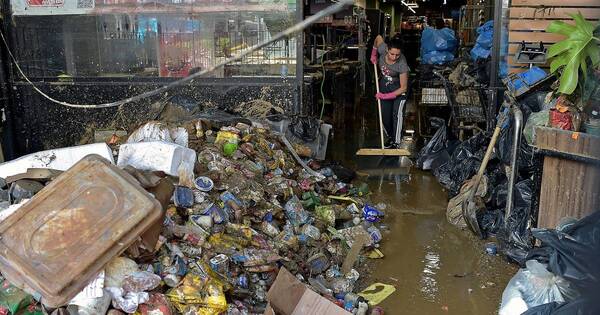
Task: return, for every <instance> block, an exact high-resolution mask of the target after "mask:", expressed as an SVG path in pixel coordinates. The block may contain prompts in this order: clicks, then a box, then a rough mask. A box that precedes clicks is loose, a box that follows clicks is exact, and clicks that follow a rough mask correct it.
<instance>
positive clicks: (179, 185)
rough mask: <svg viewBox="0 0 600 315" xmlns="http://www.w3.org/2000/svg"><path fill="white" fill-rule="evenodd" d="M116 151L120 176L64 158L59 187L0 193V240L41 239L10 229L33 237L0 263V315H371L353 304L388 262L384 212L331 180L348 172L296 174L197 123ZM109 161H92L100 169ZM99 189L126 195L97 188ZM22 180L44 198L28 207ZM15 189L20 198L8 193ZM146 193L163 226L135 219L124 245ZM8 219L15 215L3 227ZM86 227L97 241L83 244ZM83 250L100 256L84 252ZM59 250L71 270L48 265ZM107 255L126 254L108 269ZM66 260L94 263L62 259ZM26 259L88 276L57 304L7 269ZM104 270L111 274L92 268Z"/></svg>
mask: <svg viewBox="0 0 600 315" xmlns="http://www.w3.org/2000/svg"><path fill="white" fill-rule="evenodd" d="M123 140H125V139H111V141H110V143H111V144H114V146H113V147H112V149H113V152H114V153H115V154H117V155H118V158H117V159H116V160H117V163H116V164H117V165H118V167H117V166H115V165H114V162H113V161H112V156H111V157H110V158H106V157H102V156H99V155H93V156H91V157H90V156H87V157H85V158H83V159H82V160H80V161H78V162H77V161H76V160H79V159H80V158H79V159H77V158H73V159H71V160H73V163H75V166H72V167H70V168H65V167H62V168H61V170H64V172H63V173H62V174H60V175H57V174H56V173H54V172H53V173H52V178H50V177H46V178H42V179H40V178H39V177H38V178H37V179H31V178H32V177H31V176H26V175H27V174H25V175H21V176H19V177H20V178H21V179H19V180H16V181H12V182H9V183H7V185H3V186H5V187H10V189H9V190H2V192H3V194H1V196H2V197H3V199H4V200H5V202H4V203H3V204H2V205H3V207H4V208H5V209H6V210H3V211H1V212H0V213H2V214H3V216H2V217H3V218H5V219H4V220H3V221H2V222H0V230H2V231H7V230H8V231H12V230H15V225H18V224H21V225H22V224H23V222H31V224H34V223H35V224H37V226H21V227H20V228H19V229H16V230H23V231H25V230H27V229H30V230H32V232H26V233H29V234H30V235H31V239H32V240H33V241H32V242H30V243H27V244H29V245H27V244H26V245H23V246H21V247H19V248H24V249H23V250H22V252H18V251H17V252H16V253H17V255H16V257H14V258H13V257H8V258H7V257H5V258H2V259H1V261H0V270H1V271H2V274H3V275H4V276H5V277H6V278H7V279H9V280H11V281H10V283H12V285H11V284H9V282H8V281H5V282H4V285H3V289H2V290H3V291H2V292H0V313H2V314H16V313H17V312H18V311H23V310H26V311H25V313H20V314H42V312H49V311H52V310H53V311H54V313H55V314H66V313H69V314H74V313H75V314H106V313H107V312H108V313H109V314H121V313H122V312H125V313H130V314H132V313H135V314H225V313H227V314H288V311H289V312H292V311H294V307H295V310H296V311H298V310H301V309H302V308H303V307H306V305H303V303H317V304H321V305H325V304H327V305H329V306H327V308H325V309H330V310H331V312H330V313H331V314H349V313H350V312H353V311H354V312H357V313H358V314H366V312H367V309H368V307H369V305H370V306H373V305H374V303H369V301H367V299H366V297H368V295H365V296H361V294H360V293H357V292H358V291H359V289H361V288H364V285H363V284H361V281H360V280H359V279H361V277H364V275H365V272H366V271H367V269H368V268H367V267H366V259H367V258H368V257H370V258H381V257H383V254H382V253H381V252H380V251H379V250H378V249H377V248H378V247H379V245H378V244H379V242H380V241H381V240H382V232H385V228H386V227H385V225H384V224H382V222H381V220H382V219H383V218H384V210H385V205H384V204H379V205H373V204H370V201H369V200H368V194H369V191H368V187H367V185H366V183H365V184H362V185H357V184H352V183H348V182H344V181H342V180H341V179H339V178H338V177H337V176H336V172H342V173H344V172H345V173H346V174H347V172H348V170H345V169H343V168H341V167H339V166H338V167H336V168H330V167H321V165H320V162H318V161H316V160H307V161H304V160H301V158H300V157H299V156H298V154H297V153H296V152H295V150H294V149H293V147H292V145H291V144H290V143H289V142H288V141H287V140H286V139H285V138H282V137H281V136H280V135H278V134H275V133H272V132H270V131H269V130H268V129H264V128H262V127H261V126H260V125H256V126H250V125H247V124H243V123H238V124H236V125H235V126H231V125H229V126H222V127H220V128H216V129H212V128H210V123H207V122H206V121H200V120H198V121H193V122H188V123H186V124H185V126H183V127H180V126H178V127H176V128H169V127H168V126H166V125H164V124H162V123H158V122H149V123H147V124H145V125H143V126H141V127H140V128H138V129H137V130H136V131H134V132H133V133H132V134H131V135H130V136H129V138H128V139H127V140H126V141H123ZM123 142H125V143H123ZM118 143H122V144H120V145H119V144H118ZM296 147H298V145H296ZM77 148H78V147H74V148H69V149H70V150H71V151H73V150H74V151H75V152H76V151H77V150H78V149H77ZM86 148H87V147H86ZM107 148H108V147H102V146H100V149H98V150H100V151H101V152H104V155H103V156H106V153H105V152H106V149H107ZM88 151H89V148H88ZM61 152H62V151H60V150H55V151H53V152H52V154H53V156H54V158H53V159H52V160H56V159H58V160H64V158H62V157H61V154H62V153H61ZM109 152H110V149H109ZM86 153H94V152H87V151H86ZM69 154H71V155H72V152H71V153H69ZM30 158H31V159H34V160H35V159H36V157H30ZM23 161H26V160H23ZM23 161H21V162H20V163H21V164H23ZM99 161H100V162H99ZM8 163H11V162H7V165H5V167H6V168H10V165H8ZM84 164H85V167H84V166H82V165H84ZM20 167H21V168H23V167H26V166H24V165H20ZM35 167H38V168H39V167H40V165H38V164H35ZM26 168H27V167H26ZM0 169H2V165H0ZM73 170H76V171H77V172H78V173H74V171H73ZM30 171H31V169H28V172H27V173H30ZM82 172H83V173H82ZM86 172H87V173H86ZM11 175H12V174H11ZM96 177H102V178H105V177H106V178H110V181H108V180H105V182H106V183H112V182H114V183H118V184H119V185H121V186H119V187H116V185H117V184H110V185H109V184H105V186H102V187H101V186H100V184H99V183H98V182H100V181H101V179H99V178H96ZM55 178H56V179H55ZM24 180H29V181H34V182H36V183H40V182H41V183H46V186H45V187H44V188H41V187H38V188H41V191H40V189H35V191H31V193H30V194H27V193H26V192H27V186H23V185H22V181H24ZM20 181H21V184H19V182H20ZM125 182H126V183H125ZM0 184H2V183H0ZM15 185H20V186H18V187H19V188H18V189H16V188H12V187H13V186H15ZM111 185H112V186H111ZM40 186H41V184H40ZM78 186H79V187H81V188H78ZM67 187H68V188H69V190H67V189H66V188H67ZM128 187H130V188H128ZM142 187H143V188H144V189H145V191H147V192H148V194H147V197H148V198H151V199H152V200H153V202H154V204H155V205H156V209H153V208H152V207H150V205H151V203H149V204H148V207H147V210H148V211H149V212H148V213H152V215H150V214H148V216H154V215H156V213H161V218H160V220H154V219H152V220H150V219H149V218H146V219H144V218H141V219H140V220H139V222H143V224H144V225H145V226H150V227H149V228H147V229H145V230H144V231H138V232H137V233H136V234H135V236H136V237H134V238H131V240H129V239H128V237H129V236H131V234H132V233H133V232H132V231H134V230H135V227H136V226H139V225H140V224H141V223H139V222H138V221H134V220H133V219H128V215H129V212H127V211H131V213H135V214H136V215H139V213H138V212H139V209H135V207H132V205H131V204H128V202H129V200H130V198H133V197H132V196H133V195H135V193H134V192H133V191H135V190H136V189H140V190H141V189H142ZM134 188H135V189H134ZM86 189H87V190H86ZM129 189H131V191H130V190H129ZM50 190H51V191H50ZM38 191H40V192H38ZM52 192H54V194H52ZM36 193H37V194H36ZM59 194H60V195H59ZM53 196H54V197H53ZM15 197H18V198H16V199H15ZM142 197H143V196H137V198H138V199H140V198H141V199H143V198H142ZM27 198H31V199H30V201H29V202H27V200H28V199H27ZM53 198H54V199H55V202H54V203H52V204H49V200H51V199H53ZM63 199H64V200H65V201H64V202H63V203H61V202H60V201H61V200H63ZM88 199H89V200H88ZM141 199H140V200H141ZM57 200H58V201H57ZM107 200H108V201H110V202H112V203H110V202H108V201H107ZM157 201H158V202H157ZM16 202H21V203H20V204H16V205H15V203H16ZM11 204H12V205H11ZM158 204H160V206H158ZM9 206H10V208H11V210H9V209H7V208H9ZM19 206H20V207H19ZM111 207H112V208H111ZM127 207H129V208H127ZM130 208H131V209H130ZM123 209H127V210H123ZM6 211H11V212H12V214H6V215H4V213H5V212H6ZM94 211H96V212H94ZM152 211H158V212H152ZM123 212H127V213H125V214H124V213H123ZM42 213H46V214H47V213H52V215H55V216H56V217H61V219H56V220H55V219H53V218H48V217H45V216H44V215H42ZM94 213H96V214H94ZM97 213H102V214H103V215H98V214H97ZM113 215H114V217H113ZM118 215H120V216H118ZM27 216H29V218H30V219H29V220H26V219H24V218H27ZM105 216H111V220H114V222H118V224H116V223H115V224H116V225H118V227H119V228H113V227H110V226H100V225H102V223H106V222H111V223H113V221H110V220H108V219H107V218H106V217H105ZM117 217H118V218H121V219H119V220H121V221H118V220H117V219H115V218H117ZM34 218H35V219H34ZM38 218H39V220H38ZM44 220H46V221H44ZM130 220H131V221H130ZM150 221H151V222H150ZM40 222H41V223H40ZM49 222H52V225H50V223H49ZM130 223H131V224H130ZM85 225H89V226H94V225H95V228H94V229H92V231H91V232H89V231H88V232H85V231H84V232H81V230H83V226H85ZM42 230H45V231H43V232H39V231H42ZM138 230H139V228H138ZM74 231H80V232H78V233H83V234H80V235H78V238H75V239H77V240H72V241H70V240H66V237H65V236H61V235H59V234H61V233H63V234H67V233H75V232H74ZM86 231H87V230H86ZM135 231H137V230H135ZM15 233H16V232H15ZM94 233H97V234H94ZM119 233H121V234H123V235H125V236H127V237H125V236H121V234H119ZM43 238H45V239H43ZM57 238H58V239H59V241H60V244H58V245H53V246H54V248H51V249H45V248H39V247H38V246H39V244H44V242H46V243H47V244H50V242H51V240H53V239H54V240H56V239H57ZM63 238H64V240H63ZM63 241H64V244H63ZM0 243H2V244H0V247H2V248H3V249H4V250H13V247H11V246H12V244H9V240H6V239H2V241H0ZM65 244H66V245H65ZM105 245H106V246H105ZM88 246H89V247H93V248H94V249H97V251H93V252H91V251H86V250H85V249H87V247H88ZM17 247H18V246H14V248H17ZM59 249H60V250H61V251H62V254H61V255H64V256H67V257H61V256H60V255H59V256H56V255H55V256H52V255H54V254H55V253H57V252H58V250H59ZM49 250H53V251H54V252H52V255H51V254H50V253H49V252H48V251H49ZM112 251H114V252H117V253H118V252H124V253H123V254H121V255H113V256H111V257H108V256H107V255H108V254H107V253H110V252H112ZM19 253H20V254H22V255H19ZM71 253H79V254H80V255H92V256H88V257H87V258H83V259H82V257H68V255H69V254H71ZM32 255H37V256H36V257H37V259H39V260H40V261H38V263H39V264H41V265H44V264H45V263H46V264H47V265H48V266H49V267H48V269H47V270H59V271H60V270H62V271H63V272H66V273H69V272H71V271H70V270H69V271H65V270H64V267H62V266H59V264H55V262H56V261H59V260H60V259H62V260H63V261H65V260H66V261H69V267H73V268H75V269H73V270H77V268H79V269H81V270H83V271H82V273H83V274H85V276H84V275H83V274H82V275H81V277H80V275H78V274H72V275H70V276H63V278H65V279H64V281H65V287H64V288H63V287H61V288H57V290H56V291H52V290H53V289H54V286H53V285H49V283H50V282H53V281H55V279H53V278H52V274H50V272H49V271H48V273H47V274H45V275H40V276H39V277H35V276H33V275H29V274H24V272H23V271H24V270H28V269H26V268H23V269H20V268H17V267H15V266H22V265H24V264H27V261H26V260H27V259H28V256H29V257H31V256H32ZM93 255H98V257H95V256H93ZM57 257H61V258H57ZM107 258H108V259H107ZM45 259H47V260H45ZM103 259H107V261H109V262H108V264H106V263H104V264H100V263H99V262H101V261H102V260H103ZM81 261H88V265H85V266H84V265H82V262H81ZM36 266H37V265H36ZM32 268H34V269H35V266H34V267H32ZM61 268H62V269H61ZM59 271H57V272H59ZM282 273H286V275H287V274H291V275H292V278H293V279H289V277H288V278H286V276H285V275H282ZM88 275H91V276H88ZM278 275H279V276H278ZM61 279H62V278H61ZM276 280H277V283H279V284H278V286H277V287H278V288H285V287H286V286H287V287H290V289H289V292H275V293H273V292H272V290H271V291H270V288H271V287H272V286H273V284H274V283H275V282H276ZM291 280H294V281H296V282H297V283H293V282H294V281H291ZM13 285H15V286H18V287H20V288H21V289H24V290H25V291H26V292H28V293H29V294H31V295H29V294H25V293H23V291H21V290H20V289H17V288H16V287H15V286H13ZM298 286H300V289H298ZM84 287H85V288H84ZM292 287H295V288H296V291H294V290H292ZM38 288H40V289H38ZM69 288H79V290H80V289H81V288H84V289H83V290H82V291H81V292H80V293H79V295H77V296H76V297H74V296H71V295H69V294H62V293H64V292H67V291H69ZM42 289H44V290H42ZM61 290H62V291H61ZM277 290H281V289H277ZM40 291H42V292H40ZM286 291H287V289H286ZM305 291H306V292H305ZM15 292H16V293H15ZM47 292H56V295H57V296H50V294H49V293H47ZM290 292H297V293H296V294H299V295H298V296H297V297H298V299H297V300H295V301H292V300H283V301H282V300H281V296H285V295H286V294H288V293H290ZM298 292H300V293H298ZM307 292H308V293H307ZM315 292H316V293H318V294H316V293H315ZM290 294H291V293H290ZM302 294H304V295H302ZM305 295H306V296H305ZM32 296H33V298H32ZM300 296H302V299H300ZM277 299H279V300H277ZM311 299H312V300H311ZM40 300H41V302H42V303H39V302H37V301H40ZM63 300H65V301H68V302H66V303H62V302H61V301H63ZM307 300H310V301H308V302H307ZM57 301H58V302H57ZM311 301H312V302H311ZM46 302H50V303H46ZM290 303H291V305H289V304H290ZM286 304H288V305H286ZM334 304H337V306H335V305H334ZM323 307H325V306H323ZM377 311H381V309H377ZM54 313H53V314H54ZM290 314H291V313H290Z"/></svg>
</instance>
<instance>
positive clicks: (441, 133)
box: [417, 117, 451, 171]
mask: <svg viewBox="0 0 600 315" xmlns="http://www.w3.org/2000/svg"><path fill="white" fill-rule="evenodd" d="M429 121H430V123H431V126H432V127H433V128H436V129H437V131H436V132H435V134H434V135H433V137H432V138H431V139H430V140H429V142H427V144H426V145H425V146H424V147H423V148H422V149H421V151H420V152H419V154H418V156H417V167H418V168H419V169H422V170H426V171H427V170H434V169H436V168H438V167H439V166H441V165H443V164H445V163H446V162H448V160H450V154H451V152H448V128H446V121H445V120H444V119H442V118H438V117H431V118H430V119H429Z"/></svg>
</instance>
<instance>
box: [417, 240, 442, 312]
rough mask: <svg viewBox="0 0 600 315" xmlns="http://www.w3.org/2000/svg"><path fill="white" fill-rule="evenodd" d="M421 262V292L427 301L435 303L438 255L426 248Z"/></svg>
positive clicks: (428, 247) (438, 264)
mask: <svg viewBox="0 0 600 315" xmlns="http://www.w3.org/2000/svg"><path fill="white" fill-rule="evenodd" d="M423 262H424V263H425V267H424V268H423V273H422V275H421V292H423V295H424V296H425V299H426V300H427V301H430V302H435V301H436V298H437V293H438V286H437V281H436V280H435V276H436V274H437V270H439V269H440V255H439V254H438V253H436V252H433V251H431V247H430V246H427V253H426V254H425V260H424V261H423Z"/></svg>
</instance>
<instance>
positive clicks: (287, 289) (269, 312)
mask: <svg viewBox="0 0 600 315" xmlns="http://www.w3.org/2000/svg"><path fill="white" fill-rule="evenodd" d="M267 299H268V301H269V305H267V309H266V311H265V313H264V315H274V314H281V315H302V314H315V315H319V314H323V315H351V314H352V313H350V312H348V311H346V310H344V309H343V308H341V307H339V306H338V305H337V304H335V303H333V302H332V301H330V300H328V299H326V298H324V297H322V296H321V295H319V294H318V293H316V292H314V291H313V290H311V289H309V288H308V287H307V286H306V285H304V284H303V283H302V282H300V281H299V280H298V279H297V278H296V277H295V276H294V275H293V274H291V273H290V272H289V271H287V270H286V269H285V268H281V269H280V270H279V274H277V279H275V282H274V283H273V285H272V286H271V288H270V289H269V292H268V293H267Z"/></svg>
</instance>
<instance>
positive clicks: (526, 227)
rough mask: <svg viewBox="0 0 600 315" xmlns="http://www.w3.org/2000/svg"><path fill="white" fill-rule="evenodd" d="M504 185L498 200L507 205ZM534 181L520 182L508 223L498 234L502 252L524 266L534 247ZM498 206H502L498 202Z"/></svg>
mask: <svg viewBox="0 0 600 315" xmlns="http://www.w3.org/2000/svg"><path fill="white" fill-rule="evenodd" d="M507 186H508V185H503V187H502V188H500V192H498V193H497V198H499V199H501V200H503V201H504V205H506V194H507V193H508V192H507V190H506V187H507ZM532 190H533V181H532V180H531V179H526V180H523V181H520V182H518V183H517V184H516V185H515V188H514V191H513V197H514V199H513V209H512V212H511V214H510V217H509V218H508V221H507V222H506V224H505V225H504V226H502V227H501V228H500V230H499V232H498V235H497V238H498V240H499V242H500V245H501V246H500V247H501V250H502V251H503V252H504V253H505V254H506V255H507V256H508V257H509V258H511V259H513V260H514V261H516V262H518V263H519V264H521V265H523V264H524V263H525V258H526V257H527V254H528V252H529V250H530V249H531V248H532V246H533V237H532V235H531V231H530V226H531V196H532ZM498 204H501V203H500V202H498Z"/></svg>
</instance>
